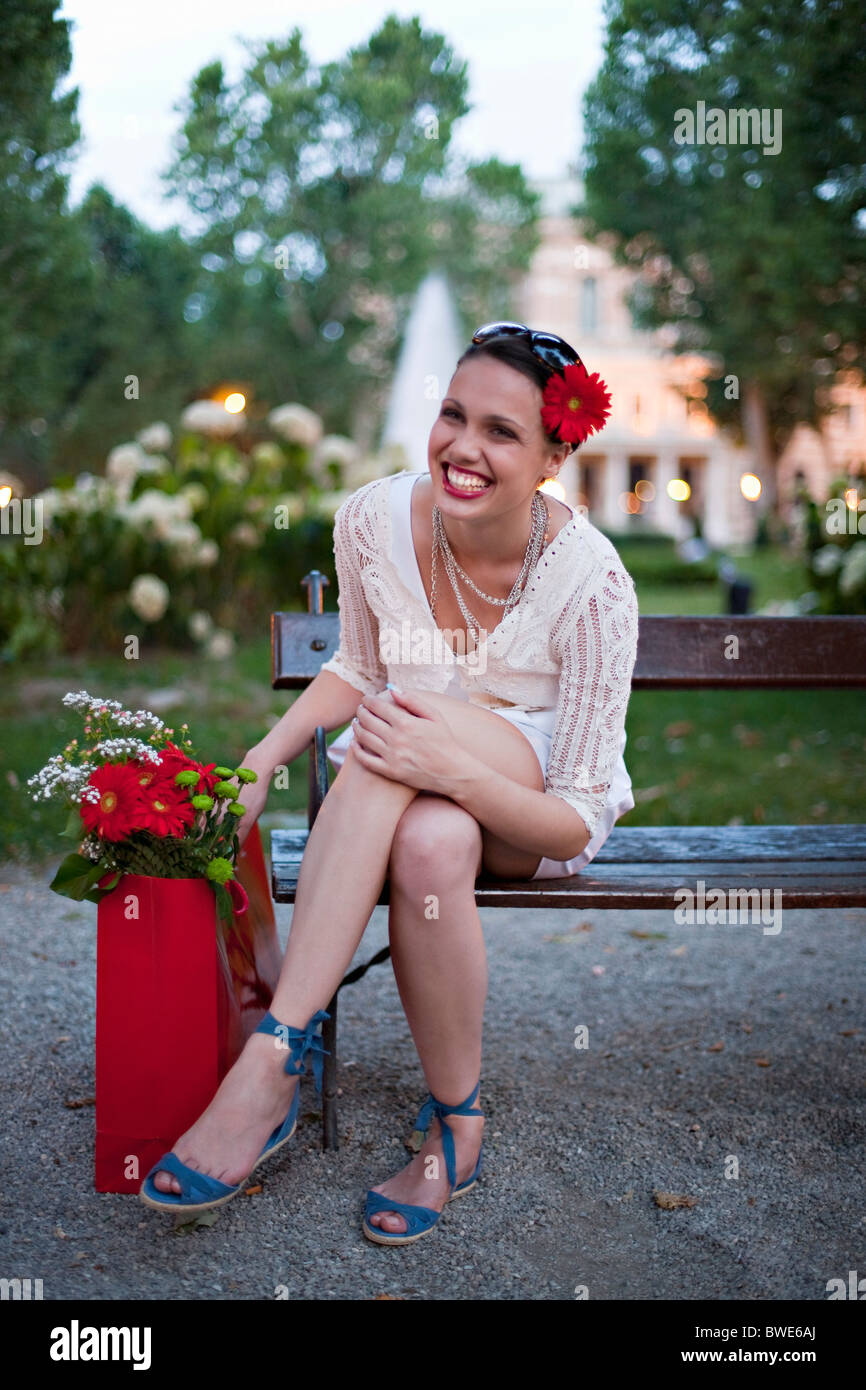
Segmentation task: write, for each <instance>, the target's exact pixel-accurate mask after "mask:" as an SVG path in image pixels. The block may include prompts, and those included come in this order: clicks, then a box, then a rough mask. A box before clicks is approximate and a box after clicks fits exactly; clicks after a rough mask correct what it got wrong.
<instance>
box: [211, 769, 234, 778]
mask: <svg viewBox="0 0 866 1390" xmlns="http://www.w3.org/2000/svg"><path fill="white" fill-rule="evenodd" d="M213 771H214V776H215V777H234V775H235V774H234V771H233V769H232V768H230V767H215V768H214V770H213Z"/></svg>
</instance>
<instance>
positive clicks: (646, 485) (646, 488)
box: [634, 478, 656, 502]
mask: <svg viewBox="0 0 866 1390" xmlns="http://www.w3.org/2000/svg"><path fill="white" fill-rule="evenodd" d="M634 495H635V497H639V498H640V500H641V502H651V501H652V500H653V498H654V497H655V495H656V490H655V485H654V484H653V483H651V482H650V480H649V478H640V479H639V481H638V482H636V483H635V485H634Z"/></svg>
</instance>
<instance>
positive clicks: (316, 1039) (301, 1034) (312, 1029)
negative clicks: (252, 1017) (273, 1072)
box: [256, 1009, 331, 1093]
mask: <svg viewBox="0 0 866 1390" xmlns="http://www.w3.org/2000/svg"><path fill="white" fill-rule="evenodd" d="M330 1017H331V1015H330V1014H329V1013H326V1012H325V1010H324V1009H319V1010H318V1012H317V1013H314V1014H313V1017H312V1018H311V1019H310V1021H309V1022H308V1024H307V1026H306V1028H292V1027H290V1026H289V1024H288V1023H280V1022H279V1020H278V1019H276V1018H274V1016H273V1014H272V1013H271V1012H270V1011H268V1012H267V1013H266V1014H265V1016H264V1018H263V1019H262V1021H261V1023H260V1024H259V1026H258V1028H257V1029H256V1032H257V1033H272V1034H273V1035H274V1036H275V1037H278V1038H279V1039H280V1043H281V1045H282V1046H283V1047H286V1048H288V1052H289V1056H288V1058H287V1060H286V1065H285V1067H284V1068H283V1070H284V1071H285V1073H286V1075H287V1076H303V1074H304V1072H305V1071H306V1063H307V1056H308V1055H309V1056H311V1058H312V1063H313V1079H314V1081H315V1083H316V1090H317V1091H318V1092H319V1093H321V1090H322V1068H323V1065H324V1063H323V1059H324V1058H325V1057H327V1056H329V1055H330V1054H329V1052H328V1049H327V1048H326V1047H325V1045H324V1043H323V1042H322V1038H321V1034H320V1033H318V1032H317V1031H316V1030H317V1028H318V1026H319V1024H320V1023H324V1022H325V1020H326V1019H328V1018H330Z"/></svg>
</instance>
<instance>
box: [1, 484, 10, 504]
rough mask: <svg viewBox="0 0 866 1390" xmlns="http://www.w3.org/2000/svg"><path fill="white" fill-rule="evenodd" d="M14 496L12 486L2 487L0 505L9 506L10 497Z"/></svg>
mask: <svg viewBox="0 0 866 1390" xmlns="http://www.w3.org/2000/svg"><path fill="white" fill-rule="evenodd" d="M11 496H12V489H11V487H0V507H8V506H9V499H10V497H11Z"/></svg>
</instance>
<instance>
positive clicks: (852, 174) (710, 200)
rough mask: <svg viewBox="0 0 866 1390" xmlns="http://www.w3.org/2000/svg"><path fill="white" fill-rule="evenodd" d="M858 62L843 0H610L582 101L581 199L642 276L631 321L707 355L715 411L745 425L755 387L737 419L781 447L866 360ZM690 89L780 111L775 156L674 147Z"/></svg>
mask: <svg viewBox="0 0 866 1390" xmlns="http://www.w3.org/2000/svg"><path fill="white" fill-rule="evenodd" d="M864 61H866V28H864V25H863V19H862V13H861V12H860V10H859V8H858V7H857V6H856V5H852V4H848V3H839V0H835V2H829V0H828V2H826V3H821V4H803V3H802V0H779V3H776V4H774V5H772V6H767V5H766V4H764V3H763V0H738V3H737V4H734V5H730V4H723V3H710V4H708V3H706V0H652V3H651V4H646V3H643V0H611V3H610V4H609V6H608V34H607V43H606V50H605V61H604V65H603V67H602V69H601V71H600V73H599V75H598V77H597V78H596V80H595V82H594V83H593V84H592V86H591V87H590V89H589V91H588V93H587V96H586V101H585V122H586V137H587V144H586V197H585V205H584V207H583V208H582V209H580V211H581V212H582V213H583V214H584V215H585V216H586V217H587V218H588V219H589V225H590V228H591V229H592V230H595V231H596V232H598V231H607V232H609V233H612V234H613V240H614V242H615V253H616V256H617V258H618V259H619V261H620V262H621V263H622V264H625V265H628V266H630V267H631V268H633V269H635V270H640V271H642V272H643V275H642V279H641V282H640V283H639V284H638V285H637V287H636V289H635V292H634V296H633V301H632V304H633V310H634V312H635V314H636V317H637V319H638V322H639V323H640V324H641V325H642V326H645V327H656V326H658V325H660V324H663V323H664V324H670V325H673V327H674V329H675V334H676V346H677V348H678V349H681V350H690V349H701V350H705V351H707V352H708V353H710V354H712V355H713V356H714V358H715V360H716V374H715V377H714V379H713V380H712V381H711V382H710V383H709V394H708V397H707V403H708V405H709V406H710V408H711V410H712V411H713V412H714V413H715V414H716V416H717V417H718V418H719V419H720V420H723V421H724V422H726V423H728V424H732V425H735V426H737V425H738V424H739V423H740V411H741V409H742V407H743V405H744V404H745V403H747V401H748V398H749V396H750V393H751V402H752V406H753V407H754V410H755V412H757V413H756V415H754V417H753V418H752V420H751V423H750V418H749V415H748V412H747V417H746V420H745V426H746V428H747V430H752V431H754V433H753V434H752V438H753V439H760V437H761V436H762V435H763V434H764V433H765V437H766V439H767V441H768V442H769V444H770V446H771V448H772V449H773V450H775V451H776V452H778V451H779V450H780V449H781V448H782V447H783V446H784V443H785V442H786V440H787V438H788V437H789V435H790V433H791V430H792V428H793V426H794V425H795V423H796V422H797V421H800V420H806V421H810V422H815V421H816V420H817V419H818V418H819V416H820V415H821V413H822V412H823V411H826V410H827V409H828V408H829V400H828V397H827V391H826V387H827V385H828V383H830V382H831V381H832V377H833V374H834V373H835V372H837V371H839V370H842V369H847V368H859V369H862V368H863V366H864V364H866V356H864V353H866V349H864V338H863V333H862V314H863V289H864V275H866V237H864V228H863V226H862V221H861V214H862V208H863V200H864V193H866V163H864V159H863V148H864V140H866V126H864V103H863V83H862V73H863V66H864ZM698 101H703V102H705V103H706V107H707V108H708V109H709V108H720V109H722V110H725V111H727V110H729V109H732V108H746V109H749V108H757V109H759V110H768V111H771V112H775V111H780V112H781V119H782V146H781V150H780V152H779V153H778V154H764V153H762V148H763V145H762V144H759V145H753V144H737V143H733V144H679V143H677V142H676V141H675V138H674V132H675V129H676V125H677V121H676V114H677V113H678V112H679V111H682V110H691V111H695V110H696V107H697V103H698ZM729 374H733V375H735V376H736V377H737V378H738V380H739V393H738V395H737V396H734V395H733V394H732V393H730V392H729V393H728V395H727V396H726V393H725V381H724V378H725V377H726V376H727V375H729ZM764 426H766V431H764Z"/></svg>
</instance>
